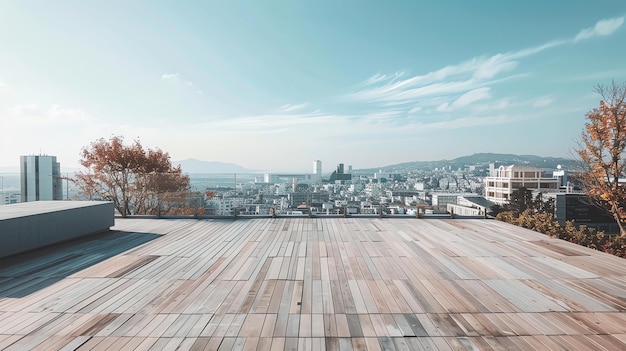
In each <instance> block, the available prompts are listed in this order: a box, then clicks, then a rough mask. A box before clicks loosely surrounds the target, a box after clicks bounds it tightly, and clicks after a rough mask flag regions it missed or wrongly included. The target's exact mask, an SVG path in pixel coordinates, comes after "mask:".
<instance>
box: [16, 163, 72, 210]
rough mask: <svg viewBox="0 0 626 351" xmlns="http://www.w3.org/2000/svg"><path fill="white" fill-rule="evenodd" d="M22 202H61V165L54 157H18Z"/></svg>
mask: <svg viewBox="0 0 626 351" xmlns="http://www.w3.org/2000/svg"><path fill="white" fill-rule="evenodd" d="M20 176H21V177H20V178H21V179H20V181H21V189H22V202H27V201H40V200H41V201H43V200H62V199H63V183H62V179H61V165H60V164H59V163H58V162H57V158H56V156H46V155H32V156H20Z"/></svg>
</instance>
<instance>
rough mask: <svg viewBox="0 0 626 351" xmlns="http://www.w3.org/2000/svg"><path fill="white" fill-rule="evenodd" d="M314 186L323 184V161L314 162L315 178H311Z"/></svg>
mask: <svg viewBox="0 0 626 351" xmlns="http://www.w3.org/2000/svg"><path fill="white" fill-rule="evenodd" d="M311 180H312V181H313V184H321V183H322V161H320V160H315V161H313V176H312V177H311Z"/></svg>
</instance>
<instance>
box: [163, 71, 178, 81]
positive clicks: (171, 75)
mask: <svg viewBox="0 0 626 351" xmlns="http://www.w3.org/2000/svg"><path fill="white" fill-rule="evenodd" d="M161 79H162V80H176V81H178V80H179V79H180V73H163V74H162V75H161Z"/></svg>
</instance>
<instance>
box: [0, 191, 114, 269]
mask: <svg viewBox="0 0 626 351" xmlns="http://www.w3.org/2000/svg"><path fill="white" fill-rule="evenodd" d="M114 213H115V211H114V206H113V203H112V202H107V201H35V202H25V203H19V204H12V205H5V206H0V257H6V256H11V255H15V254H18V253H21V252H25V251H29V250H33V249H37V248H41V247H44V246H48V245H52V244H56V243H59V242H63V241H67V240H71V239H76V238H80V237H84V236H87V235H91V234H94V233H98V232H103V231H106V230H109V228H110V227H112V226H113V225H114V224H115V218H114Z"/></svg>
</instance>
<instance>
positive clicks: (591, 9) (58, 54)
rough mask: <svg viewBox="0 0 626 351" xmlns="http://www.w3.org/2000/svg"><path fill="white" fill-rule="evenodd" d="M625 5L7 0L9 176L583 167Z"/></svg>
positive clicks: (3, 53)
mask: <svg viewBox="0 0 626 351" xmlns="http://www.w3.org/2000/svg"><path fill="white" fill-rule="evenodd" d="M625 15H626V2H624V1H603V0H599V1H594V2H591V1H519V2H515V3H513V2H510V1H500V2H495V1H471V2H469V1H439V2H434V1H432V2H431V1H395V2H388V1H326V0H322V1H249V2H243V1H197V2H193V1H185V2H174V1H54V2H53V1H3V2H0V127H1V128H0V129H1V130H2V136H1V137H0V140H1V144H0V145H1V146H2V148H1V150H0V167H17V166H18V162H19V156H20V155H24V154H38V153H45V154H51V155H57V157H58V159H59V161H60V162H61V164H62V165H63V166H68V167H74V166H77V165H78V160H79V153H80V150H81V148H82V147H83V146H86V145H88V144H89V143H90V142H92V141H94V140H96V139H98V138H100V137H105V138H108V137H110V136H112V135H122V136H124V137H125V138H126V140H127V141H129V142H130V141H132V140H133V139H136V138H138V139H139V140H141V142H142V143H143V144H144V145H145V146H147V147H159V148H161V149H163V150H164V151H167V152H169V153H170V155H171V157H172V159H173V160H182V159H186V158H196V159H201V160H207V161H221V162H231V163H236V164H239V165H242V166H244V167H247V168H250V169H257V170H269V171H311V169H312V161H313V160H315V159H319V160H322V162H323V168H324V171H328V170H331V169H333V168H334V167H335V165H336V164H337V163H340V162H341V163H345V164H350V165H353V167H354V168H368V167H376V166H384V165H390V164H395V163H400V162H408V161H426V160H439V159H452V158H456V157H459V156H464V155H468V154H472V153H477V152H502V153H517V154H536V155H541V156H565V157H567V156H570V155H571V154H572V149H573V148H574V147H575V146H576V140H577V139H578V136H579V135H580V132H581V131H582V128H583V126H584V123H585V113H586V112H587V111H589V110H590V109H592V108H594V107H596V106H598V103H599V96H598V95H597V94H595V93H593V87H594V85H596V84H609V83H610V82H611V80H615V81H616V82H620V83H621V82H624V81H626V45H624V43H626V28H625V26H624V16H625Z"/></svg>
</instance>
